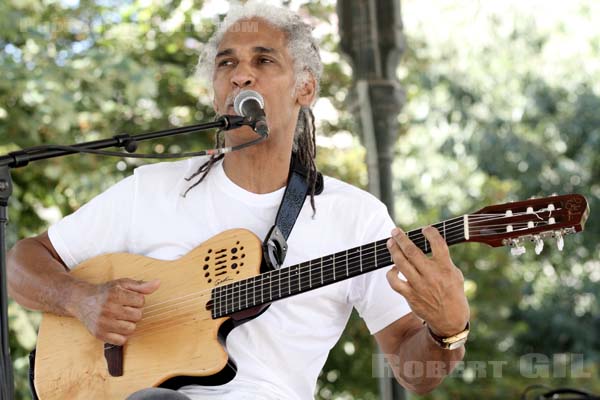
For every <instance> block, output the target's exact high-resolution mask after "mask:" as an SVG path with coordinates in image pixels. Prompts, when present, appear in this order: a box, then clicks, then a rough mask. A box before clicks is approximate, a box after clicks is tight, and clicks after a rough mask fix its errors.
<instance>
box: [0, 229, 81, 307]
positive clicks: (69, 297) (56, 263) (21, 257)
mask: <svg viewBox="0 0 600 400" xmlns="http://www.w3.org/2000/svg"><path fill="white" fill-rule="evenodd" d="M68 271H69V270H68V268H67V267H66V266H65V264H64V263H63V261H62V260H61V258H60V256H59V255H58V253H57V252H56V250H55V249H54V246H52V243H51V242H50V239H49V238H48V232H44V233H42V234H41V235H39V236H37V237H33V238H29V239H24V240H21V241H20V242H18V243H17V244H16V245H15V246H14V247H13V248H12V249H11V250H10V251H9V252H8V257H7V273H8V294H9V296H10V297H12V298H13V299H15V300H16V301H17V303H19V304H21V305H22V306H24V307H26V308H29V309H32V310H37V311H44V312H50V313H53V314H57V315H66V316H75V315H74V310H73V304H74V303H76V297H77V295H78V293H79V292H81V290H82V289H84V288H85V287H86V286H91V285H89V284H87V283H85V282H82V281H80V280H78V279H76V278H75V277H73V276H72V275H71V274H70V273H69V272H68Z"/></svg>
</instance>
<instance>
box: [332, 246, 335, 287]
mask: <svg viewBox="0 0 600 400" xmlns="http://www.w3.org/2000/svg"><path fill="white" fill-rule="evenodd" d="M332 265H333V281H334V282H335V253H333V264H332Z"/></svg>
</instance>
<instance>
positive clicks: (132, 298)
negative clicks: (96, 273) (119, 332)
mask: <svg viewBox="0 0 600 400" xmlns="http://www.w3.org/2000/svg"><path fill="white" fill-rule="evenodd" d="M114 301H115V302H116V303H118V304H119V305H122V306H130V307H136V308H142V307H143V306H144V303H145V300H144V295H143V294H140V293H138V292H134V291H133V290H129V289H124V288H122V287H121V286H117V287H116V293H115V298H114Z"/></svg>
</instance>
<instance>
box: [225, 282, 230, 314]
mask: <svg viewBox="0 0 600 400" xmlns="http://www.w3.org/2000/svg"><path fill="white" fill-rule="evenodd" d="M228 286H229V285H226V286H225V313H227V314H229V290H228V289H229V287H228Z"/></svg>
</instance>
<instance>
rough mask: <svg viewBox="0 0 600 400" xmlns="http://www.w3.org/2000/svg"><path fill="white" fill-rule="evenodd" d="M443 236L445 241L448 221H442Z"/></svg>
mask: <svg viewBox="0 0 600 400" xmlns="http://www.w3.org/2000/svg"><path fill="white" fill-rule="evenodd" d="M442 236H443V238H444V241H446V221H442Z"/></svg>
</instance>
